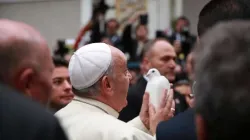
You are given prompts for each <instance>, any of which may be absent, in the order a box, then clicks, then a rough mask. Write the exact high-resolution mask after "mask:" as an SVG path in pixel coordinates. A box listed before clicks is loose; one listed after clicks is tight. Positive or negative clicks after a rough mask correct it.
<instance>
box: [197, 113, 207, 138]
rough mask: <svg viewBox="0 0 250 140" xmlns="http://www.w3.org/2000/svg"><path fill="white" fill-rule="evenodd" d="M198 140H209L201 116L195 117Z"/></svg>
mask: <svg viewBox="0 0 250 140" xmlns="http://www.w3.org/2000/svg"><path fill="white" fill-rule="evenodd" d="M195 122H196V131H197V140H207V133H206V127H205V122H204V119H203V118H202V116H201V115H199V114H197V115H196V116H195Z"/></svg>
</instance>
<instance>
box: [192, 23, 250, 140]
mask: <svg viewBox="0 0 250 140" xmlns="http://www.w3.org/2000/svg"><path fill="white" fill-rule="evenodd" d="M249 50H250V22H249V21H240V20H236V21H230V22H221V23H220V24H217V25H216V26H214V27H213V28H211V29H210V30H209V31H207V32H206V33H205V35H204V36H202V38H201V39H200V43H199V47H197V50H196V53H195V56H196V58H195V62H196V67H195V72H196V73H195V74H196V81H197V88H196V92H197V94H195V116H196V126H197V137H198V140H218V139H220V140H235V139H249V138H250V136H249V132H248V130H249V129H250V119H249V116H250V110H249V108H250V94H249V93H250V87H249V83H250V80H249V78H248V75H250V71H249V64H250V59H249V56H250V51H249ZM232 54H233V56H232Z"/></svg>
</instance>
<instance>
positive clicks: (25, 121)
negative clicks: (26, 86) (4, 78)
mask: <svg viewBox="0 0 250 140" xmlns="http://www.w3.org/2000/svg"><path fill="white" fill-rule="evenodd" d="M0 139H1V140H66V139H67V138H66V136H65V133H64V131H63V130H62V128H61V127H60V125H59V122H58V121H57V119H56V118H55V117H54V116H53V114H51V113H50V112H48V111H46V110H45V109H44V108H43V107H42V106H41V105H39V104H37V103H35V102H34V101H32V100H30V99H29V98H27V97H24V96H23V95H21V93H18V92H17V91H15V90H12V89H10V88H9V87H7V86H5V85H2V84H1V85H0Z"/></svg>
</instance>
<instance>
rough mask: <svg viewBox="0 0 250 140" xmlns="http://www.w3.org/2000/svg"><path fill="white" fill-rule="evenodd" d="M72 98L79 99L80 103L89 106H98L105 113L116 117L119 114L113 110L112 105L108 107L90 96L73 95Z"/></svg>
mask: <svg viewBox="0 0 250 140" xmlns="http://www.w3.org/2000/svg"><path fill="white" fill-rule="evenodd" d="M73 100H74V101H79V102H81V103H85V104H89V105H91V106H94V107H96V108H99V109H100V110H102V111H103V112H105V113H107V114H109V115H111V116H113V117H115V118H118V116H119V113H118V112H117V111H115V110H114V109H113V108H112V107H110V106H108V105H106V104H104V103H102V102H100V101H97V100H94V99H90V98H83V97H79V96H75V97H74V99H73Z"/></svg>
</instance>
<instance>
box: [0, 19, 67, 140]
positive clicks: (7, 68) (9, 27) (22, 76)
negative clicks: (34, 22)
mask: <svg viewBox="0 0 250 140" xmlns="http://www.w3.org/2000/svg"><path fill="white" fill-rule="evenodd" d="M0 33H1V34H0V64H1V65H0V82H1V83H4V84H6V85H8V86H10V87H11V88H13V89H15V90H17V91H19V93H20V95H18V93H17V92H14V91H12V90H10V89H8V88H5V87H4V86H3V87H0V96H1V99H0V100H1V101H0V103H1V114H0V117H1V119H0V120H1V121H2V122H1V123H0V125H1V131H0V135H1V139H8V140H12V139H13V140H14V139H15V140H16V139H25V140H29V139H30V140H32V139H34V140H37V139H43V140H45V139H48V140H49V139H62V140H64V139H66V137H65V134H64V133H63V131H62V129H61V127H60V125H59V123H58V122H57V120H56V118H55V117H54V116H53V115H52V114H50V113H48V112H46V111H45V108H44V109H43V108H42V107H40V106H39V105H37V104H36V103H34V102H32V101H29V100H31V99H32V100H33V101H36V102H37V103H40V104H41V105H44V106H45V105H47V104H48V101H49V97H50V96H51V90H52V80H51V79H52V72H53V69H54V65H53V62H52V57H51V56H50V52H49V48H48V46H47V43H46V41H45V40H44V38H43V37H42V36H41V35H40V34H39V33H38V32H37V31H36V30H35V29H34V28H32V27H31V26H29V25H26V24H24V23H21V22H15V21H10V20H6V19H2V20H0ZM21 94H22V95H21ZM22 96H26V97H22ZM28 97H29V98H30V99H25V98H28Z"/></svg>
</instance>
